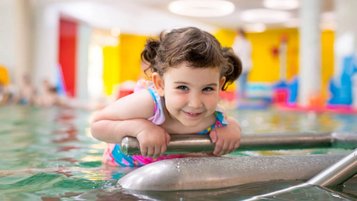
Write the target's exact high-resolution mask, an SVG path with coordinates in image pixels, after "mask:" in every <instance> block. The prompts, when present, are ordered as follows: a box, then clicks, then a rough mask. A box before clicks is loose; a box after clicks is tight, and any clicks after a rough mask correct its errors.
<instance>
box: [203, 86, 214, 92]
mask: <svg viewBox="0 0 357 201" xmlns="http://www.w3.org/2000/svg"><path fill="white" fill-rule="evenodd" d="M214 90H215V89H214V88H213V87H205V88H203V90H202V91H204V92H211V91H214Z"/></svg>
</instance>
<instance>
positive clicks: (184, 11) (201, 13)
mask: <svg viewBox="0 0 357 201" xmlns="http://www.w3.org/2000/svg"><path fill="white" fill-rule="evenodd" d="M169 10H170V11H171V12H172V13H175V14H178V15H185V16H191V17H219V16H225V15H229V14H231V13H233V11H234V4H233V3H232V2H230V1H226V0H178V1H173V2H171V3H170V4H169Z"/></svg>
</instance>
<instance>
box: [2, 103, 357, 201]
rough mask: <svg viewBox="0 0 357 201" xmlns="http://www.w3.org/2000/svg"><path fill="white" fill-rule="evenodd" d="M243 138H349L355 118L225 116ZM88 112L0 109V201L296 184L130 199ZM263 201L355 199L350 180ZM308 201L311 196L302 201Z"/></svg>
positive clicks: (245, 192) (218, 194) (237, 194)
mask: <svg viewBox="0 0 357 201" xmlns="http://www.w3.org/2000/svg"><path fill="white" fill-rule="evenodd" d="M230 113H231V115H233V116H234V117H235V118H237V119H238V120H239V122H240V123H241V125H242V128H243V132H244V133H248V134H249V133H262V134H263V133H287V132H310V133H314V132H315V133H316V132H331V131H348V132H356V131H357V125H356V124H355V122H357V115H334V114H327V113H322V114H316V113H291V112H279V111H275V110H270V111H268V112H267V111H247V110H244V111H238V112H237V111H231V112H230ZM89 118H90V113H89V112H87V111H81V110H71V109H59V108H46V109H39V108H32V107H22V106H2V107H0V153H1V157H0V200H59V199H62V200H242V199H247V198H250V197H252V196H254V195H259V194H263V193H268V192H272V191H275V190H279V189H282V188H286V187H289V186H292V185H296V184H299V183H300V181H279V182H265V183H256V184H246V185H241V186H237V187H232V188H225V189H217V190H202V191H176V192H134V191H127V190H123V189H119V188H117V187H116V181H117V180H118V179H119V178H120V177H122V176H123V175H124V174H126V173H127V172H128V171H130V169H118V168H110V167H102V165H101V155H102V151H103V148H104V146H105V144H104V143H101V142H99V141H97V140H95V139H93V138H92V137H91V135H90V133H89V131H88V126H89ZM335 152H345V150H341V149H337V148H332V149H313V150H280V151H260V152H244V153H240V152H237V153H235V154H232V155H236V156H237V157H239V156H240V155H273V154H321V153H335ZM285 196H287V197H279V198H267V199H266V200H274V199H275V200H276V199H278V200H306V199H310V200H354V199H357V178H356V177H355V178H353V179H351V180H350V181H348V182H347V183H345V184H344V185H343V186H338V187H334V188H331V189H322V188H319V187H310V188H307V189H304V190H301V191H298V192H293V193H290V194H287V195H285ZM306 196H310V197H306Z"/></svg>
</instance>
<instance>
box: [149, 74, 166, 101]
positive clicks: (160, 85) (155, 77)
mask: <svg viewBox="0 0 357 201" xmlns="http://www.w3.org/2000/svg"><path fill="white" fill-rule="evenodd" d="M151 79H152V82H153V84H154V87H155V89H156V91H157V93H158V94H159V95H160V96H164V80H163V78H162V77H161V76H160V75H159V73H156V72H155V73H152V75H151Z"/></svg>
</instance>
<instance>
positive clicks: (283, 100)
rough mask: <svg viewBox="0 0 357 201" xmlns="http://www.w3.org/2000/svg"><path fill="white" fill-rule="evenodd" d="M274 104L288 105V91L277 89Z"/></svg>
mask: <svg viewBox="0 0 357 201" xmlns="http://www.w3.org/2000/svg"><path fill="white" fill-rule="evenodd" d="M273 102H274V103H277V104H287V102H288V89H275V90H274V97H273Z"/></svg>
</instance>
